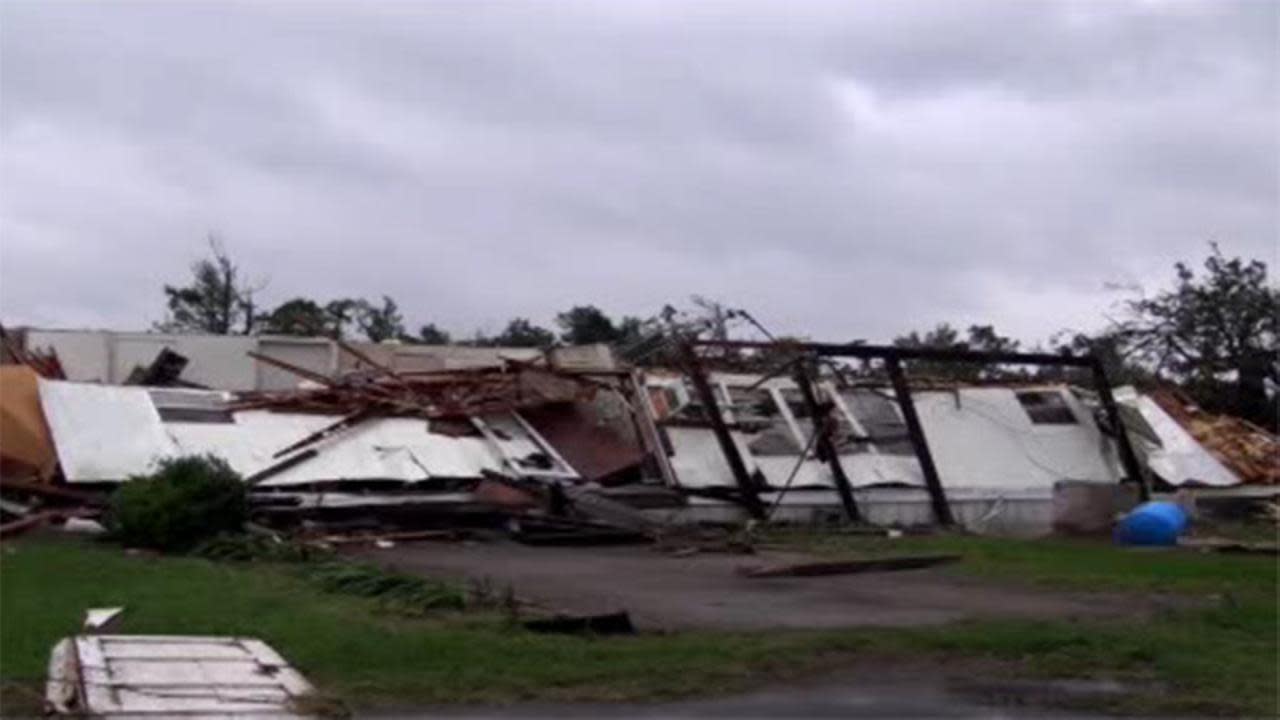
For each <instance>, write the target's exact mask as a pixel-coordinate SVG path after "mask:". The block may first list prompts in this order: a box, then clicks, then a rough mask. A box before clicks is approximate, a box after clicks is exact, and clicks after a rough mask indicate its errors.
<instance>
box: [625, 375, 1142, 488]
mask: <svg viewBox="0 0 1280 720" xmlns="http://www.w3.org/2000/svg"><path fill="white" fill-rule="evenodd" d="M711 381H712V385H713V387H714V388H715V389H716V391H717V392H718V394H719V396H720V398H721V399H722V400H723V402H724V413H725V420H726V421H727V422H729V423H730V425H731V427H732V428H733V432H732V435H733V437H734V440H735V443H737V445H738V447H739V451H740V452H741V453H742V456H743V460H744V462H745V463H746V464H747V469H748V472H753V473H754V472H756V471H758V472H759V473H760V474H761V475H762V476H763V478H764V479H765V481H766V484H767V485H768V486H771V487H775V488H777V487H782V486H784V485H787V484H788V478H791V477H792V473H794V478H792V479H791V481H790V487H792V488H797V489H802V488H832V487H834V480H833V479H832V477H831V472H830V468H829V467H827V465H826V463H824V462H822V461H820V460H818V459H817V458H816V457H815V456H814V455H813V454H812V453H811V454H810V455H809V456H808V457H806V459H805V460H804V461H803V462H800V463H799V465H798V468H797V461H798V460H799V458H800V449H801V448H803V447H804V446H805V445H807V444H808V442H809V439H810V437H811V435H812V431H813V424H812V422H811V420H810V419H809V418H808V417H806V415H807V411H806V410H805V409H803V407H802V406H801V404H800V403H798V402H797V399H796V398H795V397H792V395H793V394H794V392H795V385H794V383H793V382H792V381H791V380H789V379H786V378H773V379H770V380H767V381H765V382H763V383H759V382H758V381H759V378H758V377H757V376H750V375H730V374H719V375H713V376H712V378H711ZM681 383H682V380H681V379H680V378H678V377H672V376H658V377H655V378H653V379H651V381H650V383H649V385H650V387H652V388H655V389H659V390H660V391H661V397H662V398H663V403H664V404H665V405H666V407H665V410H664V414H665V415H666V416H667V417H669V418H670V417H679V416H681V413H682V411H684V410H685V408H688V407H692V404H691V400H690V396H689V393H688V392H687V390H686V389H685V388H684V387H683V386H682V385H681ZM753 386H754V387H753ZM818 387H819V388H820V389H821V390H822V392H823V393H825V394H826V395H827V396H828V397H832V396H834V398H835V408H834V417H835V419H836V421H837V426H836V433H835V435H836V438H835V440H836V446H837V451H838V454H839V459H840V464H841V467H842V468H843V469H844V471H845V473H846V475H848V477H849V481H850V484H851V485H853V486H854V487H862V488H865V487H872V486H882V485H888V486H903V487H922V486H923V485H924V481H923V476H922V473H921V470H920V467H919V463H918V461H917V460H916V457H915V454H914V452H913V450H912V449H911V446H910V443H909V442H907V441H906V440H905V439H904V437H903V436H904V434H905V428H904V426H903V423H902V420H901V417H900V415H899V414H898V409H897V406H896V404H894V403H893V402H892V401H891V400H888V399H887V398H885V397H884V396H882V395H881V394H879V393H878V392H877V391H875V390H874V389H862V388H859V389H844V390H839V391H837V390H836V388H835V387H834V386H833V385H832V384H831V383H825V382H824V383H819V384H818ZM1034 390H1035V391H1037V392H1040V393H1042V394H1050V395H1053V396H1054V397H1055V401H1056V402H1060V404H1061V405H1064V406H1065V407H1068V408H1070V410H1071V416H1072V422H1070V423H1069V424H1062V423H1057V424H1037V423H1035V422H1033V421H1032V418H1031V416H1030V415H1029V414H1028V412H1027V410H1026V408H1025V407H1024V406H1023V404H1022V402H1020V401H1019V398H1018V394H1017V392H1016V391H1015V390H1013V389H1010V388H962V389H957V390H955V391H952V392H916V393H913V399H914V402H915V404H916V409H917V412H918V413H919V415H920V418H921V423H922V425H923V426H924V431H925V436H926V438H927V440H928V442H929V446H930V449H931V451H932V452H933V456H934V459H935V462H936V464H937V465H938V468H939V474H940V476H941V479H942V482H943V483H944V485H945V486H946V487H947V488H948V489H949V490H950V489H951V488H973V489H980V490H984V491H991V492H1000V493H1009V492H1013V491H1020V490H1027V489H1036V490H1039V491H1040V492H1041V493H1044V494H1046V495H1047V493H1048V492H1049V490H1051V488H1052V486H1053V483H1055V482H1057V481H1059V480H1068V479H1070V480H1084V481H1092V482H1115V481H1117V480H1118V476H1117V474H1116V471H1115V468H1114V466H1113V461H1112V459H1111V457H1110V452H1109V446H1108V444H1107V442H1106V440H1105V438H1104V437H1103V436H1102V434H1101V432H1100V431H1099V430H1098V428H1097V426H1096V424H1095V423H1094V421H1093V417H1092V414H1091V413H1090V412H1089V411H1088V409H1087V408H1085V407H1084V406H1083V405H1082V404H1081V403H1080V402H1079V400H1078V399H1077V398H1075V396H1074V395H1073V394H1072V393H1071V392H1070V391H1069V390H1068V389H1067V388H1066V387H1063V386H1045V387H1039V388H1034ZM685 414H686V415H688V413H685ZM689 417H696V413H695V414H693V415H689ZM665 431H666V433H667V435H668V437H669V438H670V440H671V444H672V446H673V450H674V455H673V457H672V458H671V463H672V466H673V468H674V469H675V471H676V476H677V478H678V481H679V483H680V484H681V485H684V486H688V487H713V486H723V487H733V486H734V481H733V477H732V474H731V473H730V472H729V468H728V464H727V463H726V462H725V460H724V457H723V455H722V453H721V452H720V449H719V446H718V444H717V443H716V440H715V437H714V434H713V433H712V431H711V430H710V429H706V428H701V427H687V426H681V425H676V424H670V423H668V425H667V427H666V428H665ZM766 501H767V499H766Z"/></svg>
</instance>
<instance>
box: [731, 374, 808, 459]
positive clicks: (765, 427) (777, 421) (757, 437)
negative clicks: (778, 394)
mask: <svg viewBox="0 0 1280 720" xmlns="http://www.w3.org/2000/svg"><path fill="white" fill-rule="evenodd" d="M729 403H730V407H732V409H733V417H734V421H735V422H736V423H737V424H738V426H739V427H740V428H741V429H742V431H743V432H745V433H747V448H748V449H749V450H751V454H752V455H759V456H762V457H765V456H773V455H799V454H800V444H799V443H798V442H797V441H796V436H795V433H793V432H791V426H790V425H788V424H787V419H786V417H784V416H783V414H782V411H781V410H779V409H778V404H777V403H776V402H774V399H773V395H772V394H771V393H770V392H769V391H768V390H766V389H764V388H750V387H730V388H729Z"/></svg>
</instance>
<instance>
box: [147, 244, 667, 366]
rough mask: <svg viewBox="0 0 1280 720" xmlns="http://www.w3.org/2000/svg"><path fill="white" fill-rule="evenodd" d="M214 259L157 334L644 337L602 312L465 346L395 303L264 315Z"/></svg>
mask: <svg viewBox="0 0 1280 720" xmlns="http://www.w3.org/2000/svg"><path fill="white" fill-rule="evenodd" d="M209 248H210V256H209V257H207V258H204V259H201V260H199V261H197V262H196V263H194V264H193V265H192V266H191V280H190V282H189V283H188V284H186V285H165V286H164V294H165V299H166V305H167V310H168V312H167V314H166V316H165V319H164V321H162V322H159V323H157V324H156V329H157V330H162V331H165V332H176V333H187V332H190V333H210V334H214V335H251V334H268V335H295V336H300V337H329V338H336V339H344V338H352V337H358V336H362V337H364V338H366V339H368V340H369V341H371V342H383V341H386V340H397V341H400V342H405V343H425V344H433V345H448V344H451V343H455V342H456V344H460V345H476V346H494V347H499V346H500V347H550V346H552V345H555V344H557V343H565V344H568V345H582V344H588V343H612V344H619V345H626V344H630V343H633V342H635V341H636V340H638V339H639V338H640V333H641V326H642V321H641V320H640V318H635V317H629V316H626V317H623V318H622V319H621V320H618V321H615V320H614V319H613V318H610V317H609V316H608V315H607V314H605V312H604V311H602V310H600V309H599V308H597V307H596V306H594V305H578V306H575V307H572V308H570V309H569V310H566V311H565V312H562V313H559V314H558V315H556V326H557V327H558V329H559V332H553V331H552V330H549V329H547V328H545V327H542V326H540V325H537V324H535V323H533V322H532V321H530V320H529V319H528V318H525V317H517V318H513V319H512V320H510V321H509V322H508V323H507V325H506V327H505V328H503V330H502V331H501V332H499V333H498V334H496V335H486V334H484V333H482V332H476V333H475V334H474V335H473V336H472V337H470V338H465V339H457V340H455V338H453V337H452V336H451V335H450V334H449V333H448V332H447V331H445V330H443V329H441V328H440V327H439V326H438V325H436V324H435V323H427V324H425V325H421V326H419V327H418V330H417V332H416V333H413V332H410V331H409V329H408V327H407V326H406V324H405V319H404V315H403V314H402V313H401V312H400V306H399V304H397V303H396V301H395V300H394V299H392V298H391V297H389V296H386V295H383V296H382V298H381V299H380V300H376V301H371V300H367V299H364V298H336V299H332V300H328V301H318V300H314V299H311V298H306V297H295V298H292V299H290V300H286V301H285V302H283V303H281V304H280V305H278V306H276V307H275V308H274V309H271V310H268V311H262V310H260V309H259V308H258V307H257V305H256V303H255V300H254V296H255V295H256V294H257V293H258V292H260V291H261V290H262V289H263V286H262V285H261V284H256V285H255V284H253V283H251V282H250V281H248V280H247V279H246V277H245V275H244V273H243V272H242V270H241V269H240V267H239V265H237V264H236V263H235V262H234V261H232V259H231V258H230V256H229V255H228V254H227V252H226V250H225V249H224V248H223V247H222V245H221V243H219V242H218V241H217V240H216V239H212V238H211V239H210V242H209Z"/></svg>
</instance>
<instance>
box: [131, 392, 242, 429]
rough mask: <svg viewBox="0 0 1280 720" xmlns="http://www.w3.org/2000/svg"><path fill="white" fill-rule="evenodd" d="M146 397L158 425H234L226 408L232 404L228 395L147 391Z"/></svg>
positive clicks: (231, 416)
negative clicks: (157, 418) (158, 422)
mask: <svg viewBox="0 0 1280 720" xmlns="http://www.w3.org/2000/svg"><path fill="white" fill-rule="evenodd" d="M147 397H148V399H150V400H151V406H152V407H154V408H155V410H156V414H157V415H159V416H160V422H162V423H165V424H169V423H189V424H196V423H199V424H208V425H232V424H234V423H235V421H236V419H235V414H234V413H232V412H231V410H230V408H229V407H228V403H229V402H230V400H231V397H230V395H229V394H228V393H211V392H208V391H182V390H174V389H171V388H147Z"/></svg>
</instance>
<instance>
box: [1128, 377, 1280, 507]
mask: <svg viewBox="0 0 1280 720" xmlns="http://www.w3.org/2000/svg"><path fill="white" fill-rule="evenodd" d="M1151 399H1152V400H1154V401H1155V402H1156V403H1157V404H1158V405H1159V406H1160V407H1161V408H1162V409H1163V410H1164V411H1165V412H1166V413H1168V414H1169V416H1170V417H1172V418H1173V419H1174V420H1177V421H1178V423H1179V424H1180V425H1182V427H1183V428H1185V429H1186V431H1187V432H1188V433H1190V434H1191V436H1192V437H1194V438H1195V439H1196V442H1198V443H1200V445H1201V446H1203V447H1204V449H1205V450H1208V451H1209V452H1210V453H1211V454H1212V455H1213V456H1214V457H1215V458H1217V459H1218V461H1219V462H1221V463H1222V464H1223V465H1225V466H1226V467H1227V469H1228V470H1230V471H1231V472H1233V473H1235V475H1236V477H1238V478H1240V481H1241V482H1243V483H1246V484H1253V485H1276V484H1280V438H1277V437H1276V436H1275V435H1273V434H1271V433H1269V432H1267V431H1266V430H1265V429H1263V428H1261V427H1258V426H1257V425H1254V424H1253V423H1251V422H1249V421H1248V420H1242V419H1240V418H1237V417H1232V416H1230V415H1214V414H1213V413H1209V412H1205V411H1204V410H1202V409H1200V408H1199V407H1198V406H1196V405H1195V404H1194V403H1193V402H1191V400H1190V399H1189V398H1187V397H1186V396H1185V395H1183V394H1182V393H1179V392H1177V391H1175V390H1171V389H1161V390H1157V391H1155V392H1153V393H1151Z"/></svg>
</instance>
